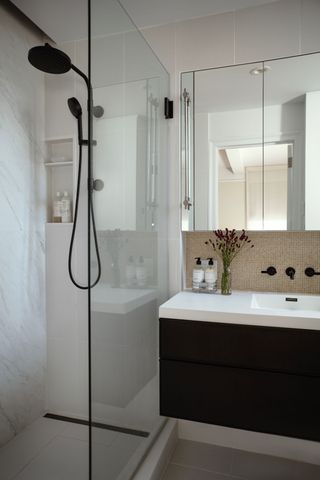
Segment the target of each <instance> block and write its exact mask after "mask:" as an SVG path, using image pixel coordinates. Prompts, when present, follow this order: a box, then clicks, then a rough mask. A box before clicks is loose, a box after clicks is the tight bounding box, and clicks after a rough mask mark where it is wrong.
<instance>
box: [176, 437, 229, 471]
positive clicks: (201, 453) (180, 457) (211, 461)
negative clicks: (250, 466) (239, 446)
mask: <svg viewBox="0 0 320 480" xmlns="http://www.w3.org/2000/svg"><path fill="white" fill-rule="evenodd" d="M232 455H233V450H231V449H228V448H224V447H219V446H216V445H210V444H208V443H200V442H192V441H189V440H180V441H179V442H178V444H177V447H176V450H175V451H174V454H173V456H172V459H171V462H172V463H175V464H178V465H183V466H189V467H196V468H201V469H203V470H208V471H211V472H220V473H225V474H228V473H231V463H232Z"/></svg>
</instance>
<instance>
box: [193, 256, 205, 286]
mask: <svg viewBox="0 0 320 480" xmlns="http://www.w3.org/2000/svg"><path fill="white" fill-rule="evenodd" d="M195 260H197V261H196V265H195V267H194V269H193V272H192V290H193V291H194V292H199V291H200V284H201V283H202V282H203V280H204V270H203V267H202V264H201V258H200V257H195Z"/></svg>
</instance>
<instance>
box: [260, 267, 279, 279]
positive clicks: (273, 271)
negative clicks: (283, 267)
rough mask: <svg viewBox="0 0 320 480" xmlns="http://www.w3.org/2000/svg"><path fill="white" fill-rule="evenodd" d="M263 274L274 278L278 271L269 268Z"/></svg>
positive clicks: (262, 271)
mask: <svg viewBox="0 0 320 480" xmlns="http://www.w3.org/2000/svg"><path fill="white" fill-rule="evenodd" d="M261 273H266V274H268V275H270V276H271V277H272V276H273V275H275V274H276V273H277V269H276V268H275V267H268V268H267V270H261Z"/></svg>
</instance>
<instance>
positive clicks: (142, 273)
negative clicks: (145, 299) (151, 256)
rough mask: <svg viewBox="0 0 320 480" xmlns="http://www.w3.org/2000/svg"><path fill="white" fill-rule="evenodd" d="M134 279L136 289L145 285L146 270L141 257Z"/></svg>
mask: <svg viewBox="0 0 320 480" xmlns="http://www.w3.org/2000/svg"><path fill="white" fill-rule="evenodd" d="M136 278H137V284H138V287H145V286H146V284H147V269H146V266H145V264H144V259H143V256H142V255H141V256H140V257H139V263H138V265H137V267H136Z"/></svg>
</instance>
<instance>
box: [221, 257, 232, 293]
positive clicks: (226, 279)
mask: <svg viewBox="0 0 320 480" xmlns="http://www.w3.org/2000/svg"><path fill="white" fill-rule="evenodd" d="M231 293H232V290H231V268H230V265H229V264H223V271H222V275H221V295H231Z"/></svg>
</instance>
